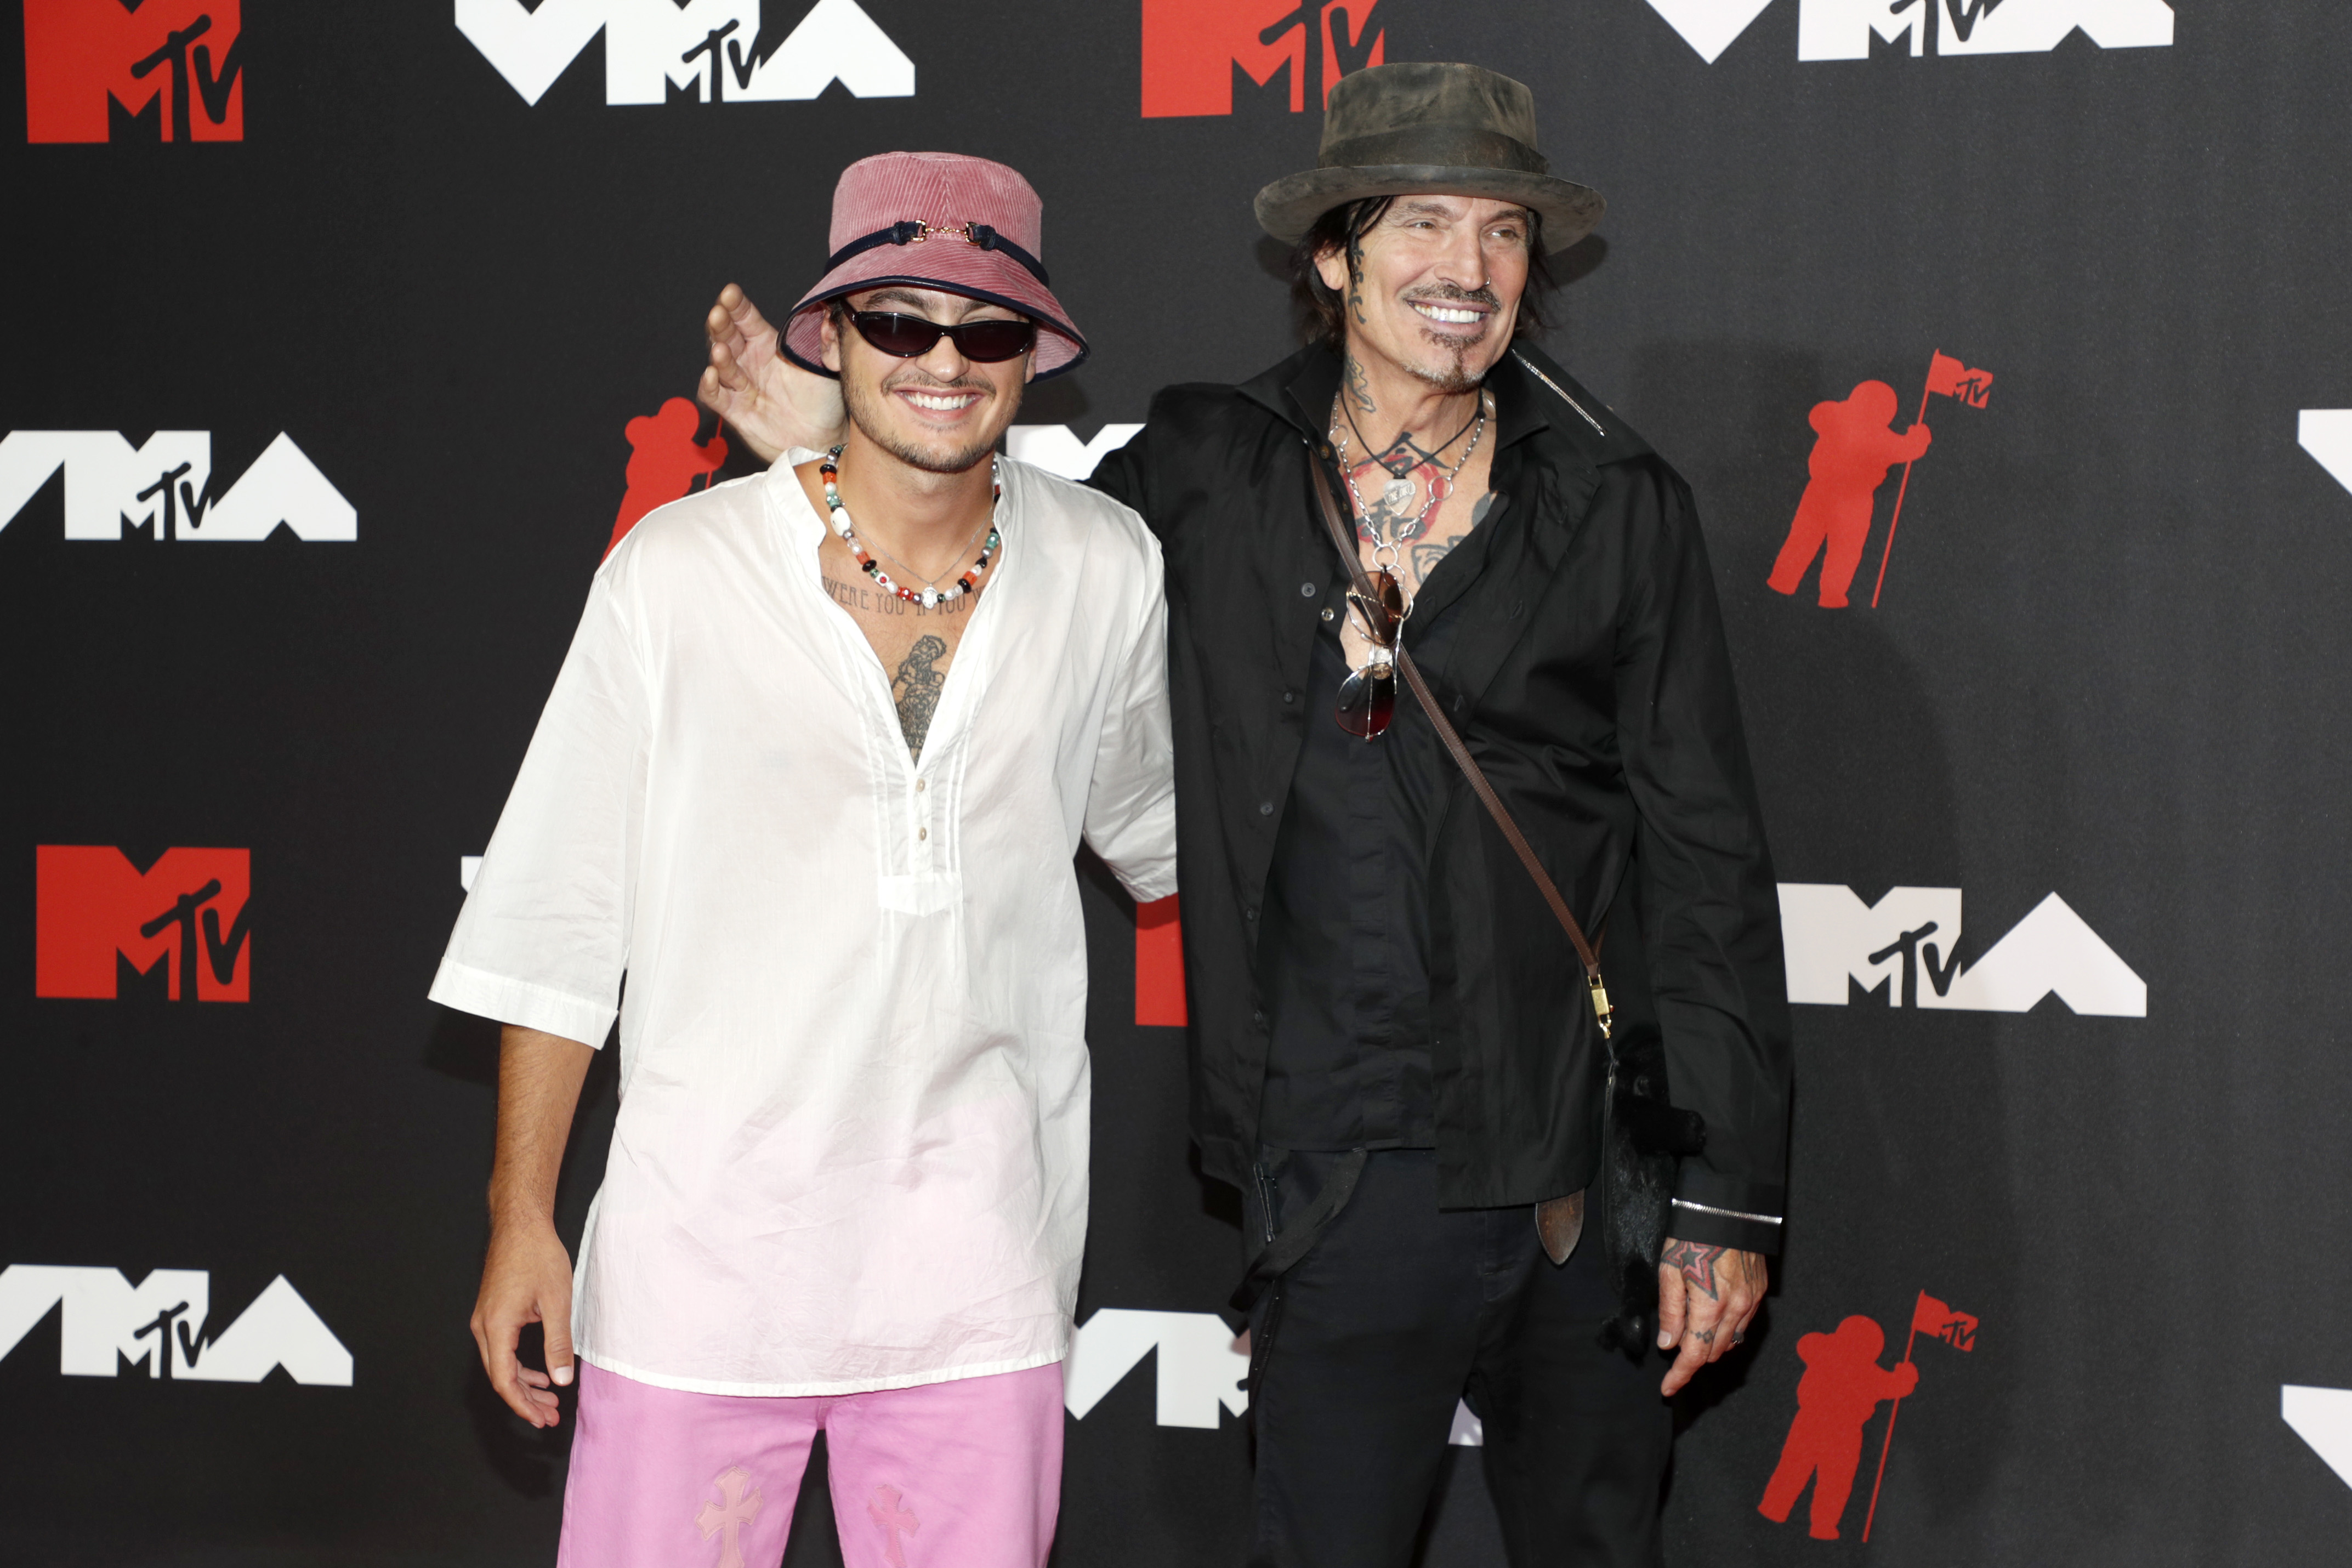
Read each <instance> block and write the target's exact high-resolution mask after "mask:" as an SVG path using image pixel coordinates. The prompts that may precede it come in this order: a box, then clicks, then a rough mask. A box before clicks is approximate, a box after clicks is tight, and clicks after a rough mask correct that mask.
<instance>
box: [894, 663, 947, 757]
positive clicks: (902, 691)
mask: <svg viewBox="0 0 2352 1568" xmlns="http://www.w3.org/2000/svg"><path fill="white" fill-rule="evenodd" d="M947 651H948V645H947V644H946V642H945V641H943V640H942V639H940V638H939V637H934V636H932V635H931V634H930V633H929V632H925V633H924V634H923V635H922V636H921V637H917V638H916V639H915V646H914V647H911V648H908V650H907V657H906V658H903V659H901V660H899V662H898V678H897V679H894V680H892V681H891V682H890V694H891V696H892V697H893V698H895V699H896V700H898V732H899V733H900V734H902V735H904V736H906V737H907V750H908V751H909V752H913V753H914V756H915V759H916V760H917V761H918V762H919V761H921V760H922V755H923V740H924V737H926V736H928V735H929V733H930V732H931V715H932V714H934V713H936V712H938V711H939V706H940V688H941V687H943V686H945V685H946V684H947V683H948V678H947V675H946V672H945V671H943V670H941V669H940V668H939V661H940V657H941V656H942V655H944V654H945V653H946V652H947Z"/></svg>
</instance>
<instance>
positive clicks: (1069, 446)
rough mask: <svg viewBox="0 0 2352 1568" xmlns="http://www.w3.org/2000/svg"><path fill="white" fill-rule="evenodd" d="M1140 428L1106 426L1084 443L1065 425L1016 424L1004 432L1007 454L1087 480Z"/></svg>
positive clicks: (1047, 470) (1062, 473) (1049, 469)
mask: <svg viewBox="0 0 2352 1568" xmlns="http://www.w3.org/2000/svg"><path fill="white" fill-rule="evenodd" d="M1142 428H1143V426H1140V425H1106V426H1103V427H1102V428H1101V429H1099V430H1097V431H1096V432H1095V438H1094V439H1093V440H1091V441H1081V440H1079V439H1078V437H1077V436H1076V433H1075V432H1073V431H1072V430H1071V429H1070V427H1069V426H1066V425H1015V426H1013V428H1011V429H1010V430H1007V431H1006V432H1005V433H1004V455H1005V456H1006V457H1008V458H1013V459H1015V460H1016V461H1019V462H1024V463H1029V464H1033V465H1034V466H1035V467H1037V468H1043V469H1045V471H1046V472H1047V473H1049V474H1059V475H1061V476H1062V477H1063V478H1064V479H1077V480H1080V481H1082V482H1083V481H1084V480H1085V479H1087V476H1088V475H1090V474H1092V473H1093V472H1094V471H1095V465H1096V464H1097V463H1099V462H1101V461H1102V460H1103V459H1104V458H1107V457H1108V456H1109V455H1110V454H1111V453H1113V452H1116V451H1118V449H1119V448H1120V447H1124V446H1126V445H1127V444H1128V443H1129V441H1132V440H1134V439H1135V433H1136V432H1137V431H1139V430H1140V429H1142Z"/></svg>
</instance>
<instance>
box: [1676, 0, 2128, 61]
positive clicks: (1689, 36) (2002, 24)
mask: <svg viewBox="0 0 2352 1568" xmlns="http://www.w3.org/2000/svg"><path fill="white" fill-rule="evenodd" d="M1771 3H1772V0H1650V5H1651V7H1652V8H1653V9H1654V10H1655V11H1656V12H1657V13H1658V15H1659V16H1664V18H1665V19H1666V21H1667V23H1668V25H1669V26H1672V27H1673V28H1674V29H1675V32H1677V33H1680V34H1681V35H1682V36H1683V39H1684V41H1685V43H1687V44H1689V45H1690V47H1692V48H1694V49H1696V50H1697V51H1698V52H1699V56H1700V58H1703V59H1705V60H1706V61H1707V63H1708V64H1710V65H1712V64H1713V63H1714V62H1715V60H1716V59H1717V57H1719V56H1720V55H1721V54H1722V53H1723V51H1724V50H1726V49H1727V48H1729V47H1731V45H1732V41H1733V40H1734V39H1736V38H1738V37H1739V35H1740V34H1742V33H1744V32H1746V31H1747V30H1748V26H1749V24H1751V23H1753V22H1754V21H1755V20H1756V18H1757V17H1759V16H1762V15H1763V14H1764V10H1765V8H1766V7H1767V6H1769V5H1771ZM2078 27H2079V28H2081V29H2082V31H2083V34H2084V37H2088V38H2089V39H2090V40H2091V41H2092V42H2093V43H2095V44H2096V45H2098V46H2099V47H2101V48H2104V49H2129V48H2160V47H2166V46H2168V45H2169V44H2170V43H2171V42H2172V7H2171V6H2170V5H2166V4H2165V3H2164V0H1924V4H1923V3H1922V0H1798V9H1797V58H1799V59H1801V60H1859V59H1867V58H1870V39H1871V35H1873V34H1876V35H1877V36H1878V37H1881V38H1884V39H1885V40H1886V41H1887V42H1888V43H1890V44H1894V43H1900V42H1902V41H1903V40H1905V39H1906V38H1908V39H1909V41H1910V45H1911V52H1912V54H1914V55H1924V54H1926V53H1927V36H1928V34H1929V33H1930V32H1933V33H1934V34H1935V37H1936V53H1937V54H1938V55H2015V54H2042V53H2046V52H2047V51H2049V50H2051V49H2054V48H2056V47H2058V46H2059V44H2060V43H2061V42H2063V40H2064V39H2065V37H2066V36H2067V35H2068V34H2070V33H2072V32H2074V30H2075V29H2076V28H2078Z"/></svg>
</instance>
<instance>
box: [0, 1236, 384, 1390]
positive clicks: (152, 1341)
mask: <svg viewBox="0 0 2352 1568" xmlns="http://www.w3.org/2000/svg"><path fill="white" fill-rule="evenodd" d="M211 1294H212V1277H211V1275H210V1274H209V1273H208V1272H207V1271H206V1270H205V1269H202V1268H157V1269H153V1270H152V1271H150V1272H149V1274H148V1276H147V1278H146V1279H142V1280H141V1281H140V1282H139V1283H138V1284H137V1285H133V1284H131V1281H130V1280H128V1279H124V1278H123V1276H122V1271H121V1269H119V1268H56V1267H51V1266H49V1265H47V1264H38V1263H15V1264H11V1265H9V1266H8V1268H5V1269H0V1356H5V1355H6V1354H7V1353H8V1352H10V1351H13V1350H15V1349H16V1345H17V1342H19V1341H21V1340H22V1339H23V1338H24V1337H25V1336H26V1334H27V1333H29V1332H31V1331H32V1328H33V1325H34V1324H36V1323H37V1322H39V1321H41V1320H42V1319H43V1318H45V1317H47V1315H48V1311H49V1309H50V1308H52V1307H55V1306H57V1305H58V1303H59V1302H63V1303H64V1305H65V1311H64V1315H63V1332H62V1334H61V1335H60V1338H59V1342H58V1371H59V1372H60V1373H65V1374H66V1375H67V1376H68V1377H112V1376H113V1375H114V1374H115V1371H116V1366H117V1363H116V1359H115V1358H116V1357H118V1356H120V1357H121V1359H122V1360H123V1361H127V1362H129V1363H131V1364H132V1365H134V1366H136V1365H138V1364H140V1363H142V1362H143V1363H146V1367H147V1375H148V1376H149V1377H165V1378H183V1379H186V1380H188V1381H190V1382H194V1383H259V1382H260V1381H261V1380H262V1379H263V1378H264V1377H267V1376H268V1374H269V1372H270V1369H271V1368H273V1367H279V1366H282V1367H284V1368H285V1369H286V1370H287V1372H288V1373H289V1374H291V1376H292V1377H293V1379H294V1381H295V1382H297V1383H310V1384H329V1385H331V1386H334V1387H338V1388H348V1387H350V1386H351V1383H352V1352H349V1351H347V1350H345V1349H344V1348H343V1344H342V1342H341V1340H338V1339H337V1338H335V1336H334V1333H333V1332H332V1331H331V1330H329V1328H328V1327H327V1325H326V1324H325V1323H323V1322H321V1321H319V1314H318V1313H316V1312H314V1311H312V1310H310V1303H309V1302H308V1301H305V1300H302V1298H301V1296H300V1295H299V1294H298V1293H297V1292H296V1291H295V1289H294V1287H293V1286H292V1285H290V1284H289V1283H288V1282H287V1279H286V1276H284V1275H283V1274H280V1275H279V1276H278V1278H277V1279H273V1280H271V1281H270V1282H269V1288H268V1289H266V1290H264V1291H262V1293H261V1294H260V1295H258V1296H257V1297H255V1298H254V1300H253V1305H251V1306H249V1307H247V1309H246V1310H244V1311H242V1312H240V1313H238V1314H237V1318H236V1321H235V1322H233V1323H231V1324H229V1325H228V1327H227V1328H226V1329H223V1330H222V1331H221V1332H220V1337H219V1338H218V1339H213V1340H207V1339H205V1337H204V1331H205V1320H206V1317H207V1315H208V1313H209V1311H210V1308H211Z"/></svg>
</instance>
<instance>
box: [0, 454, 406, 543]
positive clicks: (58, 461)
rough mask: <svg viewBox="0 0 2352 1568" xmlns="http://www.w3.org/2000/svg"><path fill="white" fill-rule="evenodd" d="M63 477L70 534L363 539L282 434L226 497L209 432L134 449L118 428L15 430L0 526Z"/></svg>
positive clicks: (338, 499) (334, 494)
mask: <svg viewBox="0 0 2352 1568" xmlns="http://www.w3.org/2000/svg"><path fill="white" fill-rule="evenodd" d="M58 468H64V469H65V471H66V537H67V538H68V539H115V540H119V539H121V537H122V530H123V525H124V524H125V523H128V524H129V525H130V526H131V527H132V528H147V527H150V526H152V528H153V529H154V534H155V537H156V538H157V539H158V540H163V539H174V540H183V541H194V542H199V543H203V542H237V541H250V540H256V539H267V538H268V537H269V535H270V533H271V532H272V531H275V530H276V529H277V527H278V524H279V523H281V522H282V523H284V524H285V525H286V526H287V527H288V528H289V529H292V530H293V531H294V534H295V537H297V538H298V539H306V540H309V541H310V542H312V543H314V544H315V543H321V542H344V543H348V542H351V541H352V540H355V539H357V538H358V537H359V536H360V520H359V513H358V511H357V510H354V509H353V508H352V503H351V502H349V501H347V500H344V499H343V497H342V492H341V491H340V490H338V489H335V487H334V486H333V485H331V484H330V483H328V482H327V476H326V475H324V474H322V473H320V471H319V469H318V466H317V465H316V464H314V463H312V462H311V461H310V458H307V457H305V456H304V455H303V452H302V448H301V447H297V446H296V445H295V444H294V438H293V437H291V436H288V435H286V434H284V433H283V432H280V433H279V435H278V439H276V440H275V441H272V442H271V443H269V446H268V448H267V449H265V450H264V451H263V452H262V454H261V456H260V457H258V458H255V459H254V460H253V466H252V467H251V468H247V469H246V470H245V473H244V475H243V476H242V477H240V478H239V479H237V481H236V483H235V484H233V485H231V486H230V487H229V488H228V491H227V493H226V494H225V495H222V496H218V497H213V496H208V495H207V494H206V493H205V492H206V490H207V489H209V487H210V485H211V483H212V477H213V437H212V432H211V431H209V430H158V431H156V432H155V433H154V434H153V435H152V436H150V437H147V441H146V444H145V445H144V446H140V447H133V446H132V445H131V443H130V442H128V441H126V440H124V439H123V438H122V437H121V436H120V435H118V434H116V433H115V432H114V431H111V430H11V431H10V432H9V433H8V434H7V435H6V436H5V437H0V528H5V527H7V526H8V524H9V523H10V522H11V521H14V520H15V518H16V514H17V513H18V512H19V511H22V510H24V508H25V503H26V501H28V500H32V499H33V492H34V491H36V490H37V489H40V488H41V487H42V486H43V485H45V484H47V483H48V482H49V478H50V476H51V475H53V474H55V473H56V472H57V471H58Z"/></svg>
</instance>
